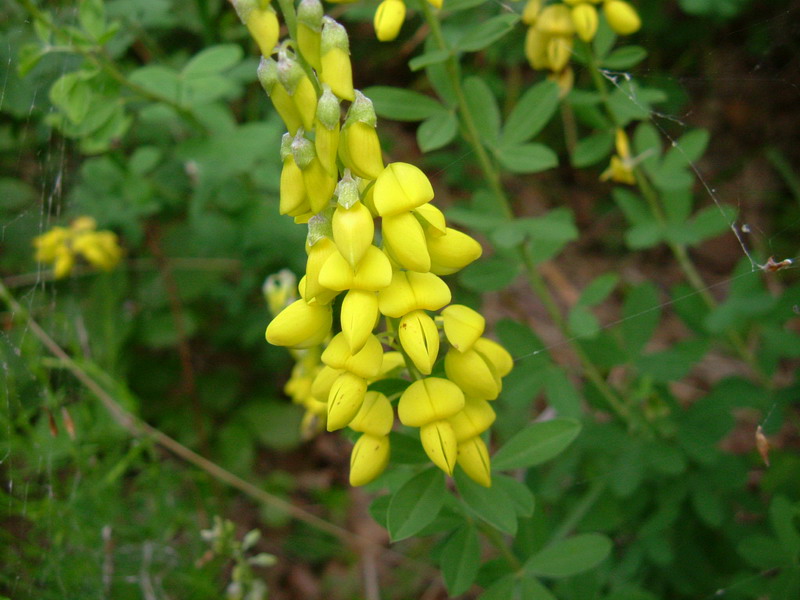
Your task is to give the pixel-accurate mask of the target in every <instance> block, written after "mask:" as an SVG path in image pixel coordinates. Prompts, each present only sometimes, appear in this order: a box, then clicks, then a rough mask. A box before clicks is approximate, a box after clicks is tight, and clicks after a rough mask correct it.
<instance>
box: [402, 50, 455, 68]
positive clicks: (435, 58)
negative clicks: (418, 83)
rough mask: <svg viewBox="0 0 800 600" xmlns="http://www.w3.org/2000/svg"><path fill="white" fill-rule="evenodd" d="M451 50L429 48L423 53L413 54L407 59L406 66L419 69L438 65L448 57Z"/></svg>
mask: <svg viewBox="0 0 800 600" xmlns="http://www.w3.org/2000/svg"><path fill="white" fill-rule="evenodd" d="M450 56H451V52H450V51H449V50H431V51H430V52H426V53H425V54H420V55H419V56H415V57H414V58H412V59H411V60H410V61H408V68H409V69H411V70H412V71H419V70H420V69H424V68H425V67H430V66H431V65H438V64H440V63H443V62H444V61H446V60H447V59H448V58H450Z"/></svg>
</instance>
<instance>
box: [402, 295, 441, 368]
mask: <svg viewBox="0 0 800 600" xmlns="http://www.w3.org/2000/svg"><path fill="white" fill-rule="evenodd" d="M398 331H399V338H400V345H402V346H403V350H405V352H406V354H408V357H409V358H410V359H411V360H412V362H413V363H414V365H415V366H416V367H417V369H419V370H420V372H421V373H422V374H423V375H430V373H431V371H432V370H433V363H435V362H436V357H437V356H438V355H439V330H438V329H437V328H436V323H434V322H433V319H431V318H430V316H428V314H426V313H425V311H423V310H414V311H412V312H410V313H408V314H407V315H404V316H403V318H402V319H400V326H399V329H398Z"/></svg>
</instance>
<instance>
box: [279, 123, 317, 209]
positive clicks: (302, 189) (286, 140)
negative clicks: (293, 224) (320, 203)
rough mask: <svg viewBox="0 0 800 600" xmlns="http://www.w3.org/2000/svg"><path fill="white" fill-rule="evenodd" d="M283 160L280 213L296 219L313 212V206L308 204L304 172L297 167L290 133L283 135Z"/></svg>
mask: <svg viewBox="0 0 800 600" xmlns="http://www.w3.org/2000/svg"><path fill="white" fill-rule="evenodd" d="M281 158H282V160H283V168H282V169H281V179H280V188H279V189H280V207H279V212H280V214H282V215H289V216H291V217H294V216H297V215H301V214H303V213H305V212H307V211H309V210H311V205H310V204H309V203H308V194H307V193H306V184H305V181H304V180H303V171H302V170H301V169H300V167H298V166H297V163H296V162H295V160H294V155H293V154H292V136H291V135H290V134H288V133H285V134H283V139H282V140H281Z"/></svg>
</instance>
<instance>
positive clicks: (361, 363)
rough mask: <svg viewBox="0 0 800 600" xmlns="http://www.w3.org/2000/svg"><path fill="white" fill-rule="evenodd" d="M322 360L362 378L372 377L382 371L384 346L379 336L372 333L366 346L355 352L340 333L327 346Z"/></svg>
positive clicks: (330, 365)
mask: <svg viewBox="0 0 800 600" xmlns="http://www.w3.org/2000/svg"><path fill="white" fill-rule="evenodd" d="M321 360H322V362H324V363H325V364H326V365H328V366H329V367H331V368H334V369H345V370H346V371H350V372H351V373H353V374H354V375H358V376H359V377H361V378H362V379H371V378H373V377H375V376H376V375H378V373H380V370H381V364H382V363H383V347H382V346H381V343H380V342H379V341H378V338H376V337H375V336H374V335H370V336H369V337H368V338H367V342H366V343H365V344H364V347H363V348H361V350H359V351H358V352H356V353H355V354H354V353H353V352H351V351H350V346H349V344H348V343H347V340H346V339H345V337H344V334H342V333H338V334H336V335H335V336H334V337H333V339H332V340H331V341H330V343H329V344H328V347H327V348H325V350H324V352H323V353H322V358H321Z"/></svg>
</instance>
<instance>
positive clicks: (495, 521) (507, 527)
mask: <svg viewBox="0 0 800 600" xmlns="http://www.w3.org/2000/svg"><path fill="white" fill-rule="evenodd" d="M453 478H454V479H455V481H456V484H457V486H458V491H459V492H460V493H461V498H462V499H463V500H464V503H465V504H466V505H467V506H468V507H469V508H470V510H472V512H474V513H475V514H476V515H477V516H478V517H479V518H480V519H483V520H484V521H486V522H487V523H489V524H490V525H491V526H492V527H495V528H496V529H499V530H500V531H502V532H503V533H507V534H509V535H514V534H515V533H516V532H517V511H516V508H515V506H514V503H513V502H512V501H511V498H509V497H508V496H507V495H506V493H505V492H503V491H502V490H501V489H500V488H497V487H495V486H492V487H488V488H486V487H483V486H482V485H480V484H478V483H475V482H474V481H472V479H470V478H469V477H468V476H467V475H466V474H465V473H464V472H463V471H461V470H460V469H459V470H457V471H456V472H455V475H454V476H453Z"/></svg>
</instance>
